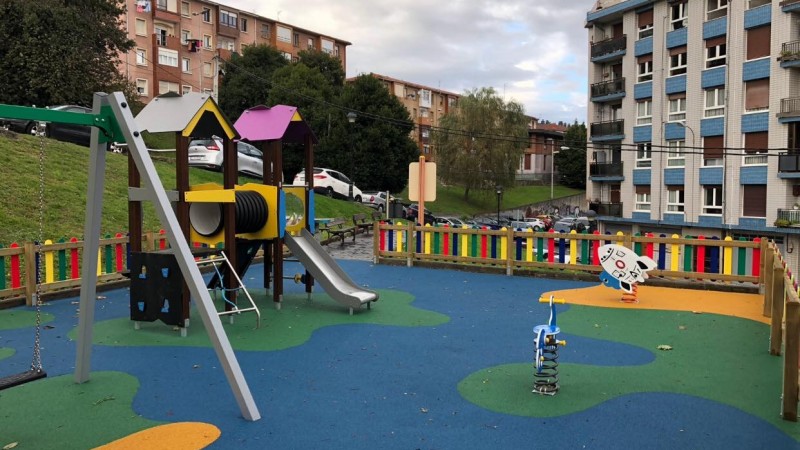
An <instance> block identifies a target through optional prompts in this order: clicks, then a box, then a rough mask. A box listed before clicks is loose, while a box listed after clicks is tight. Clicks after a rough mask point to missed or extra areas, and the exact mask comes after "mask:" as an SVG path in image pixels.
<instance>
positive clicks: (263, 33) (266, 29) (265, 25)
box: [261, 23, 269, 39]
mask: <svg viewBox="0 0 800 450" xmlns="http://www.w3.org/2000/svg"><path fill="white" fill-rule="evenodd" d="M261 37H262V38H267V39H269V24H268V23H262V24H261Z"/></svg>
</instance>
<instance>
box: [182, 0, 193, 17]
mask: <svg viewBox="0 0 800 450" xmlns="http://www.w3.org/2000/svg"><path fill="white" fill-rule="evenodd" d="M189 11H190V10H189V2H181V15H182V16H183V17H189V16H190V15H191V13H190V12H189Z"/></svg>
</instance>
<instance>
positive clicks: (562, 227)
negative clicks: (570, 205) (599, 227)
mask: <svg viewBox="0 0 800 450" xmlns="http://www.w3.org/2000/svg"><path fill="white" fill-rule="evenodd" d="M553 228H554V229H555V230H556V233H569V232H570V231H572V230H576V231H577V232H578V233H580V232H581V231H583V230H589V231H594V230H593V227H592V224H591V222H590V221H589V218H588V217H574V216H564V217H562V218H561V220H559V221H558V222H556V224H555V225H554V226H553Z"/></svg>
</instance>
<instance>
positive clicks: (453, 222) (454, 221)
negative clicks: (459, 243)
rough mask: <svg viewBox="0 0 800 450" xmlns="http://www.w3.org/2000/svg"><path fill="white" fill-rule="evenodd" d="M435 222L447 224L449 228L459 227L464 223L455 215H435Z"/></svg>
mask: <svg viewBox="0 0 800 450" xmlns="http://www.w3.org/2000/svg"><path fill="white" fill-rule="evenodd" d="M436 223H438V224H442V225H448V226H450V228H461V227H463V226H464V225H466V223H464V222H463V221H462V220H461V219H459V218H457V217H437V218H436Z"/></svg>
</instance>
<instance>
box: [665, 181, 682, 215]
mask: <svg viewBox="0 0 800 450" xmlns="http://www.w3.org/2000/svg"><path fill="white" fill-rule="evenodd" d="M684 192H685V191H684V190H683V186H667V212H675V213H682V212H683V211H684V205H685V203H686V196H685V194H684Z"/></svg>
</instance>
